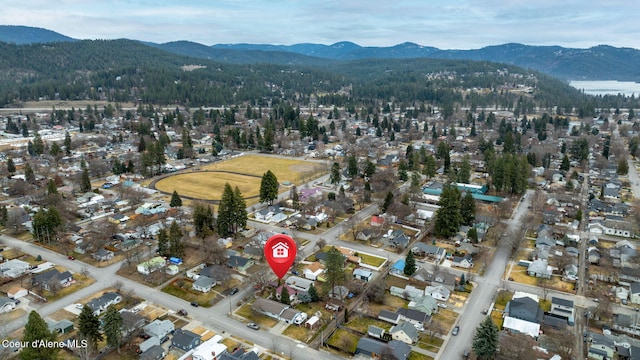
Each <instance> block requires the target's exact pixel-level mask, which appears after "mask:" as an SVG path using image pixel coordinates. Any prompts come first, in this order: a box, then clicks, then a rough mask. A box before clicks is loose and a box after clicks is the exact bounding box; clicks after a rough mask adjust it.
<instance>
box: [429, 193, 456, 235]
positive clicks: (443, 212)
mask: <svg viewBox="0 0 640 360" xmlns="http://www.w3.org/2000/svg"><path fill="white" fill-rule="evenodd" d="M460 198H461V196H460V191H459V190H458V188H456V187H454V186H451V185H445V186H444V187H443V188H442V193H441V194H440V201H439V202H438V205H439V206H440V208H439V209H438V211H436V219H435V225H434V232H435V234H436V235H439V236H443V237H450V236H453V235H454V234H455V233H456V232H458V228H459V227H460V224H461V223H462V215H461V214H460V203H461V199H460Z"/></svg>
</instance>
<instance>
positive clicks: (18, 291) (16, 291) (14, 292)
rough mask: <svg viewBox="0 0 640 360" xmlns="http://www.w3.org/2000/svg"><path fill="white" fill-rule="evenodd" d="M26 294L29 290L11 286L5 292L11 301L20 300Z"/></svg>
mask: <svg viewBox="0 0 640 360" xmlns="http://www.w3.org/2000/svg"><path fill="white" fill-rule="evenodd" d="M28 294H29V290H27V289H25V288H22V287H19V286H13V287H11V288H10V289H9V290H8V291H7V296H8V297H10V298H11V299H20V298H21V297H24V296H27V295H28Z"/></svg>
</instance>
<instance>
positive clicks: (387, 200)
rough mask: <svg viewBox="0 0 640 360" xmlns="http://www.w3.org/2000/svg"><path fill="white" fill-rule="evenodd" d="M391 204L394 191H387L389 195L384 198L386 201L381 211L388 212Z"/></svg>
mask: <svg viewBox="0 0 640 360" xmlns="http://www.w3.org/2000/svg"><path fill="white" fill-rule="evenodd" d="M391 204H393V193H392V192H391V191H389V192H388V193H387V196H386V197H385V198H384V202H383V203H382V207H381V208H380V211H381V212H382V213H386V212H387V210H388V209H389V206H391Z"/></svg>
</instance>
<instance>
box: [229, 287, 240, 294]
mask: <svg viewBox="0 0 640 360" xmlns="http://www.w3.org/2000/svg"><path fill="white" fill-rule="evenodd" d="M237 293H238V288H233V289H231V291H230V292H229V295H235V294H237Z"/></svg>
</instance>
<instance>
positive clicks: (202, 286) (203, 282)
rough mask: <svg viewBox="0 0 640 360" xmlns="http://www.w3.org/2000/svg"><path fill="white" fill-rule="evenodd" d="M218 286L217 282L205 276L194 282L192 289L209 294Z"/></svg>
mask: <svg viewBox="0 0 640 360" xmlns="http://www.w3.org/2000/svg"><path fill="white" fill-rule="evenodd" d="M215 285H216V281H215V280H213V279H212V278H210V277H208V276H204V275H200V276H198V280H196V281H194V282H193V284H192V285H191V287H193V290H196V291H200V292H203V293H208V292H209V291H211V288H213V287H214V286H215Z"/></svg>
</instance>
